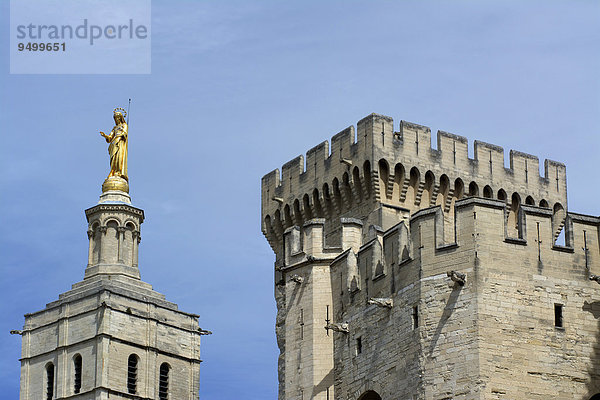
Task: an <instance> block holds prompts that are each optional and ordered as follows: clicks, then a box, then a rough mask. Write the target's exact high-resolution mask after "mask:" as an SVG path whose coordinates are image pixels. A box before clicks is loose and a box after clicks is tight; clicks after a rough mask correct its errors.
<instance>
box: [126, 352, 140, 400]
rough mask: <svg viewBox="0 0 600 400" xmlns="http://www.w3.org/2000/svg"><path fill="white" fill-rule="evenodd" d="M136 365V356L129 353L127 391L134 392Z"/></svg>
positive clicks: (135, 386) (135, 387)
mask: <svg viewBox="0 0 600 400" xmlns="http://www.w3.org/2000/svg"><path fill="white" fill-rule="evenodd" d="M137 366H138V358H137V356H136V355H135V354H132V355H130V356H129V360H128V361H127V391H128V392H129V393H131V394H135V393H136V389H137Z"/></svg>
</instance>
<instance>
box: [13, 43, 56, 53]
mask: <svg viewBox="0 0 600 400" xmlns="http://www.w3.org/2000/svg"><path fill="white" fill-rule="evenodd" d="M17 49H18V50H19V51H65V50H66V49H67V46H66V44H65V42H63V43H35V42H34V43H31V42H29V43H19V44H17Z"/></svg>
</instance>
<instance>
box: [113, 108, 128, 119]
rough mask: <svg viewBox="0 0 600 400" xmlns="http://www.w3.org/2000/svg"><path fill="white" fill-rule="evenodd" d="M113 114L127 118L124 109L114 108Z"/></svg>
mask: <svg viewBox="0 0 600 400" xmlns="http://www.w3.org/2000/svg"><path fill="white" fill-rule="evenodd" d="M113 114H123V117H126V116H127V111H125V109H124V108H121V107H117V108H115V110H114V111H113Z"/></svg>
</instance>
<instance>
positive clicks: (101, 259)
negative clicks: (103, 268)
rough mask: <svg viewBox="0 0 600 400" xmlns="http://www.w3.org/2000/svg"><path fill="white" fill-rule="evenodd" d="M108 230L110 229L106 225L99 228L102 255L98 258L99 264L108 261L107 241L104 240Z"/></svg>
mask: <svg viewBox="0 0 600 400" xmlns="http://www.w3.org/2000/svg"><path fill="white" fill-rule="evenodd" d="M107 229H108V227H107V226H106V225H105V226H100V227H98V232H99V233H100V235H99V236H100V255H99V256H98V262H99V263H102V262H105V261H106V241H105V240H104V235H106V230H107Z"/></svg>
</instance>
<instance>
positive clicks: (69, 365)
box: [18, 110, 209, 400]
mask: <svg viewBox="0 0 600 400" xmlns="http://www.w3.org/2000/svg"><path fill="white" fill-rule="evenodd" d="M117 114H118V111H117V110H116V111H115V122H116V124H117V125H116V126H115V128H113V131H112V132H111V135H103V136H105V137H106V139H107V142H109V143H110V147H109V154H110V156H111V175H109V177H108V178H107V180H106V181H105V182H104V184H103V185H102V189H103V193H102V195H101V196H100V201H99V202H98V204H96V205H95V206H93V207H91V208H89V209H87V210H86V211H85V214H86V218H87V222H88V229H87V235H88V238H89V252H88V261H87V267H86V269H85V275H84V279H83V280H82V281H80V282H77V283H75V284H74V285H73V286H72V289H71V290H69V291H68V292H66V293H63V294H61V295H59V298H58V300H56V301H53V302H51V303H48V304H47V305H46V308H44V309H43V310H41V311H37V312H34V313H31V314H26V315H25V325H24V328H23V330H22V331H19V332H18V333H21V335H22V356H21V394H20V399H21V400H40V399H44V400H51V399H90V400H91V399H95V400H97V399H109V398H110V399H156V400H159V399H160V400H163V399H173V400H176V399H177V400H179V399H198V397H199V394H198V391H199V387H198V386H199V374H200V362H201V360H200V336H201V335H203V334H207V333H209V332H208V331H203V330H202V329H200V328H199V326H198V315H195V314H190V313H186V312H183V311H180V310H178V308H177V305H176V304H174V303H171V302H169V301H167V300H165V296H164V295H162V294H161V293H158V292H156V291H154V290H153V289H152V286H151V285H150V284H148V283H145V282H143V281H142V280H141V279H140V271H139V269H138V246H139V244H140V240H141V235H140V229H141V224H142V222H143V221H144V211H143V210H141V209H139V208H136V207H134V206H132V205H131V199H130V196H129V193H128V191H129V185H128V183H127V181H128V178H127V170H126V165H127V164H126V158H127V126H126V124H125V121H124V119H123V118H121V117H119V115H117ZM123 125H124V126H123ZM119 141H120V142H119ZM123 162H124V163H123ZM123 166H124V168H123ZM123 182H125V184H123Z"/></svg>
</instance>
